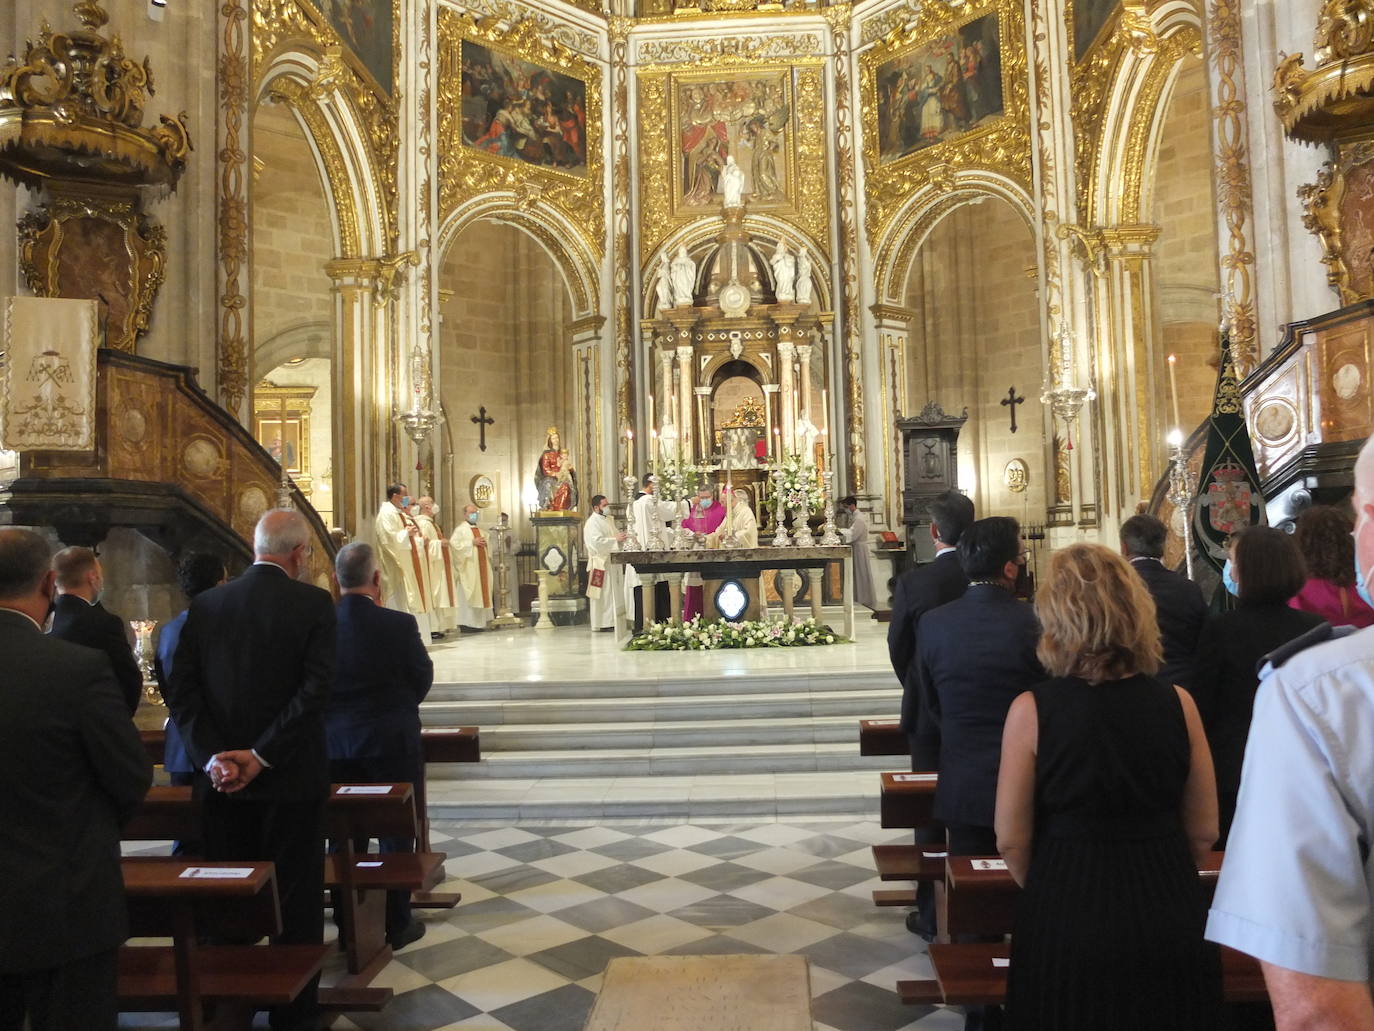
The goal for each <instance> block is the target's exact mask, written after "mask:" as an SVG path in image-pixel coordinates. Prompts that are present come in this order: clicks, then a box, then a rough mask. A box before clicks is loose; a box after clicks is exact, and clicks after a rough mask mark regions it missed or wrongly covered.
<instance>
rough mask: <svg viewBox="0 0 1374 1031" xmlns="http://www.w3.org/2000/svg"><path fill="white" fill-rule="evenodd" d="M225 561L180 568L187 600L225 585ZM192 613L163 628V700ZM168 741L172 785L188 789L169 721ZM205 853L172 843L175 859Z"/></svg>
mask: <svg viewBox="0 0 1374 1031" xmlns="http://www.w3.org/2000/svg"><path fill="white" fill-rule="evenodd" d="M224 573H225V570H224V560H223V559H221V558H220V557H219V556H218V555H211V554H208V553H206V552H192V553H191V554H189V555H187V556H186V557H185V558H184V559H182V560H181V564H180V565H179V566H177V583H178V584H180V585H181V592H182V593H183V594H185V595H186V598H187V600H191V599H193V598H197V597H199V596H200V595H202V594H204V593H205V592H206V591H208V590H209V589H210V588H211V587H218V586H219V585H220V584H222V583H224ZM190 611H191V610H190V609H183V610H182V611H181V612H180V613H178V614H177V615H175V616H173V617H172V618H171V619H169V620H168V621H167V622H166V623H164V624H163V625H162V633H160V634H159V635H158V638H157V654H156V656H154V658H153V675H154V676H155V677H156V678H157V683H158V687H159V689H160V690H161V691H162V693H163V695H164V697H165V696H166V694H167V679H168V677H169V676H171V672H172V657H173V656H174V655H176V650H177V643H178V642H179V641H180V640H181V628H182V627H184V626H185V625H186V616H187V614H188V613H189V612H190ZM165 729H166V734H167V740H166V743H165V744H164V745H163V746H162V768H163V769H164V770H166V771H167V775H168V777H169V778H170V779H171V782H172V783H173V784H176V785H178V786H182V787H185V786H189V785H191V784H194V783H195V780H196V776H195V774H196V768H195V766H193V765H192V764H191V757H190V756H189V755H187V754H186V744H185V742H183V741H182V739H181V731H180V730H178V729H177V725H176V721H175V720H173V719H171V718H168V720H167V725H166V728H165ZM201 851H202V848H201V843H200V842H199V841H174V842H172V855H174V856H180V855H199V854H200V852H201Z"/></svg>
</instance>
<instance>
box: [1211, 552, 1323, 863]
mask: <svg viewBox="0 0 1374 1031" xmlns="http://www.w3.org/2000/svg"><path fill="white" fill-rule="evenodd" d="M1228 550H1229V553H1230V557H1229V558H1228V559H1227V561H1226V566H1225V568H1224V569H1223V570H1222V582H1223V583H1224V584H1225V585H1226V589H1227V590H1228V591H1230V592H1231V593H1232V594H1233V595H1235V597H1236V599H1237V601H1238V605H1237V606H1236V608H1234V609H1233V610H1231V611H1230V612H1227V613H1224V614H1223V615H1221V616H1218V617H1217V618H1216V619H1215V620H1213V621H1212V622H1211V623H1210V624H1209V625H1208V626H1207V627H1206V628H1204V629H1203V631H1202V637H1201V639H1200V640H1199V642H1198V656H1197V660H1196V662H1195V667H1194V668H1195V670H1196V673H1195V675H1194V677H1193V684H1192V688H1193V696H1194V698H1196V700H1197V703H1198V711H1199V712H1200V713H1201V714H1202V725H1203V727H1205V728H1206V730H1207V741H1208V743H1209V744H1210V745H1211V746H1212V758H1213V760H1214V761H1215V763H1216V770H1217V797H1218V799H1219V801H1220V804H1221V812H1220V816H1221V840H1222V841H1223V842H1225V840H1226V835H1227V833H1228V832H1229V831H1230V828H1231V819H1232V817H1233V816H1234V814H1235V810H1236V795H1237V793H1238V792H1239V790H1240V767H1241V761H1242V760H1243V759H1244V757H1245V740H1246V736H1247V734H1248V733H1249V730H1250V714H1251V709H1252V708H1253V706H1254V700H1255V690H1256V689H1257V688H1258V687H1259V676H1258V674H1257V671H1258V669H1259V660H1260V657H1261V656H1263V655H1264V654H1266V653H1267V652H1270V651H1272V650H1273V649H1275V648H1277V647H1279V646H1280V645H1283V644H1286V643H1287V642H1288V641H1291V640H1293V638H1295V637H1300V636H1301V635H1303V634H1305V633H1307V631H1309V630H1311V629H1312V628H1313V627H1315V626H1318V625H1320V624H1321V622H1322V618H1321V617H1320V616H1314V615H1313V614H1312V613H1310V612H1300V611H1299V610H1297V609H1293V608H1289V607H1288V599H1290V598H1291V597H1293V595H1294V594H1296V593H1297V592H1298V590H1299V589H1300V588H1301V587H1302V585H1303V582H1304V581H1305V580H1306V577H1307V574H1306V570H1305V568H1304V566H1303V562H1302V555H1301V554H1300V553H1299V552H1298V546H1297V544H1296V543H1295V542H1294V541H1293V538H1292V537H1291V536H1290V535H1289V534H1286V533H1284V532H1283V531H1282V530H1276V529H1274V528H1272V527H1269V526H1247V527H1246V528H1245V529H1243V530H1241V531H1240V532H1239V533H1237V534H1236V535H1235V536H1233V537H1232V538H1231V541H1230V545H1229V549H1228Z"/></svg>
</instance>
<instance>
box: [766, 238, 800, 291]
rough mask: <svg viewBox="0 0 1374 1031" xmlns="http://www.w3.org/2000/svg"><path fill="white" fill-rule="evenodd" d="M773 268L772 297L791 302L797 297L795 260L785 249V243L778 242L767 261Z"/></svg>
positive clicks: (783, 241) (784, 241) (782, 241)
mask: <svg viewBox="0 0 1374 1031" xmlns="http://www.w3.org/2000/svg"><path fill="white" fill-rule="evenodd" d="M769 264H771V265H772V266H773V295H774V296H775V297H776V298H777V299H778V300H779V301H791V300H794V299H795V298H796V296H797V293H796V282H797V259H796V257H795V256H794V255H793V254H792V252H791V251H790V250H788V249H787V241H786V240H779V241H778V249H777V250H775V251H774V252H773V257H772V259H771V260H770V261H769Z"/></svg>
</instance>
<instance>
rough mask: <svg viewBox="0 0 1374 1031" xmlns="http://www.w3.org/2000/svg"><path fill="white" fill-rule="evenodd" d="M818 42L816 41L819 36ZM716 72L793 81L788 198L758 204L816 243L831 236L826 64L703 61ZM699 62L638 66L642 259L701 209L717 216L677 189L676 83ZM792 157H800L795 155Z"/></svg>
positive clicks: (704, 213)
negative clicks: (680, 200) (685, 201)
mask: <svg viewBox="0 0 1374 1031" xmlns="http://www.w3.org/2000/svg"><path fill="white" fill-rule="evenodd" d="M817 45H818V46H819V42H818V43H817ZM705 63H706V64H707V65H709V66H711V67H712V68H713V69H714V70H713V71H711V72H710V73H708V74H709V76H710V77H711V78H713V79H714V78H719V77H722V76H727V77H728V76H730V75H733V74H738V75H740V76H748V77H756V76H757V77H765V76H777V75H785V76H787V78H788V80H789V87H788V88H789V91H790V93H791V100H792V105H791V106H792V110H793V112H794V116H793V118H792V119H791V124H790V128H791V131H792V133H793V134H794V135H793V140H792V144H791V152H790V154H789V155H788V160H787V169H786V172H787V189H786V194H787V202H786V203H784V204H778V205H774V206H770V207H768V208H767V209H762V208H760V210H759V211H756V212H755V214H759V213H763V211H764V210H766V212H767V213H768V214H770V215H773V216H776V217H778V218H780V219H782V220H784V221H788V222H791V223H793V224H795V225H796V226H797V228H799V229H800V230H802V231H803V232H805V233H806V234H808V235H809V236H810V237H811V239H812V240H813V241H814V242H815V243H816V244H817V245H818V246H822V245H824V243H825V241H826V240H828V239H829V237H830V207H829V203H828V196H829V187H828V176H827V174H826V133H825V103H824V100H825V93H824V87H823V84H822V80H821V76H822V74H823V63H822V61H821V60H820V59H809V60H806V61H804V62H802V61H798V62H795V63H791V64H737V65H719V64H714V63H713V62H705ZM701 67H702V65H701V64H698V63H692V64H687V65H665V66H662V67H655V68H654V69H653V70H652V71H641V72H640V73H639V76H638V78H639V113H640V123H639V209H640V235H639V256H640V262H641V264H642V263H644V262H646V261H648V260H649V257H650V256H651V255H652V254H653V252H654V251H655V250H656V249H657V248H658V247H659V246H660V245H661V244H662V243H663V241H664V240H665V239H667V238H668V237H669V236H670V235H672V233H674V232H675V231H676V230H678V229H679V228H681V227H682V226H684V225H687V224H689V223H692V222H695V221H697V220H699V219H701V218H702V217H703V216H709V215H715V214H716V213H717V212H718V211H719V209H716V210H715V211H706V210H703V209H702V208H700V207H685V206H684V207H679V206H678V205H677V204H676V203H675V198H674V192H675V191H676V190H677V189H678V186H677V184H676V179H677V177H676V176H675V175H674V167H673V162H675V161H677V160H678V155H679V153H680V149H679V144H678V133H677V129H676V128H675V127H674V126H673V124H672V123H673V118H674V112H675V110H676V108H675V105H674V101H673V90H674V89H675V83H677V82H679V81H680V77H686V76H693V77H695V76H696V75H697V74H698V73H700V71H701ZM794 159H795V160H794Z"/></svg>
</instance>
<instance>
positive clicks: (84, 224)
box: [18, 193, 167, 354]
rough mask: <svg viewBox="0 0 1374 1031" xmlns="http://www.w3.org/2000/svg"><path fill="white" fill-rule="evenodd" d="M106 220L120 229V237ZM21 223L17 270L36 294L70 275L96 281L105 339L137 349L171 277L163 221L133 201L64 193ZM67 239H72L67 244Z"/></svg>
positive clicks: (55, 291)
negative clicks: (109, 234) (156, 303)
mask: <svg viewBox="0 0 1374 1031" xmlns="http://www.w3.org/2000/svg"><path fill="white" fill-rule="evenodd" d="M78 227H81V228H78ZM105 227H113V229H114V230H116V231H117V233H116V235H115V238H114V239H111V238H110V237H109V236H108V235H107V232H108V230H107V228H105ZM18 229H19V271H20V274H21V275H22V276H23V277H24V282H25V285H26V286H28V288H29V290H30V291H31V292H32V293H34V294H35V295H36V296H38V297H62V296H64V295H63V293H62V287H63V284H64V282H66V283H68V284H69V283H70V282H71V281H73V280H77V281H81V282H85V283H87V284H89V283H95V284H97V289H98V290H99V292H100V293H101V296H100V297H99V298H98V300H99V301H100V304H101V313H100V314H101V319H102V320H103V322H104V330H105V339H104V342H103V346H105V347H111V348H114V349H115V350H116V351H127V352H129V353H130V354H132V353H134V352H135V351H136V350H137V344H138V338H139V337H141V336H143V335H144V334H145V333H147V332H148V323H149V322H150V321H151V319H152V317H153V302H154V301H155V300H156V299H157V292H158V290H159V289H161V287H162V283H163V280H164V279H165V278H166V263H167V233H166V231H165V230H164V229H163V228H162V226H161V225H159V224H158V223H157V222H154V221H153V220H152V219H150V218H149V217H148V216H147V215H145V214H144V213H143V212H141V211H140V210H139V209H138V205H137V203H136V201H133V200H128V199H123V198H112V197H101V196H75V195H68V194H64V193H59V194H57V195H56V196H55V197H54V198H53V201H52V203H51V204H45V205H43V206H42V207H41V208H39V209H38V210H37V211H31V212H29V213H28V214H26V215H25V216H24V217H23V218H21V219H20V220H19V223H18ZM69 239H70V241H71V243H72V244H74V246H68V245H67V243H68V240H69ZM111 245H113V246H111ZM121 257H124V258H127V264H125V263H124V262H122V261H121V260H120V258H121ZM93 266H94V267H93ZM105 291H109V293H108V295H106V294H105ZM81 296H83V297H84V296H86V294H84V293H83V294H81Z"/></svg>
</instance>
